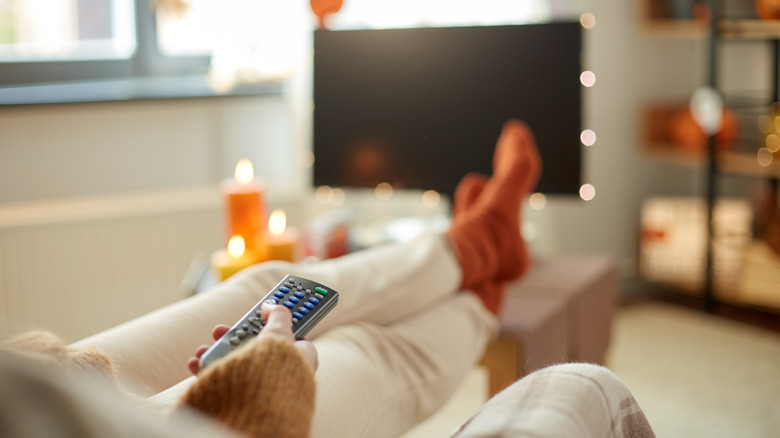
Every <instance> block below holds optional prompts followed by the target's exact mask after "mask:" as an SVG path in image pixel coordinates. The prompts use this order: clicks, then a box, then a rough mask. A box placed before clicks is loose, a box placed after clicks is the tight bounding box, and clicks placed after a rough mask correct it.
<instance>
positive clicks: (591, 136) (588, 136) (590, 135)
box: [580, 129, 596, 146]
mask: <svg viewBox="0 0 780 438" xmlns="http://www.w3.org/2000/svg"><path fill="white" fill-rule="evenodd" d="M580 141H581V142H582V144H584V145H585V146H593V145H594V144H595V143H596V133H595V132H593V130H592V129H586V130H584V131H582V133H581V134H580Z"/></svg>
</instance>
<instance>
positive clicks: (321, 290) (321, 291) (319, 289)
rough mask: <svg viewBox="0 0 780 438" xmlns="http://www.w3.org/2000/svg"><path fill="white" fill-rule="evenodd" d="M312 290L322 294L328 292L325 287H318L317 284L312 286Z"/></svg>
mask: <svg viewBox="0 0 780 438" xmlns="http://www.w3.org/2000/svg"><path fill="white" fill-rule="evenodd" d="M314 292H317V293H319V294H322V295H327V294H328V290H327V289H325V288H324V287H319V286H317V287H315V288H314Z"/></svg>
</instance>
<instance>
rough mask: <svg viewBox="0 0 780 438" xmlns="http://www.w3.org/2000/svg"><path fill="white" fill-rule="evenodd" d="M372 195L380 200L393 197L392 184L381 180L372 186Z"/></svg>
mask: <svg viewBox="0 0 780 438" xmlns="http://www.w3.org/2000/svg"><path fill="white" fill-rule="evenodd" d="M374 196H376V199H379V200H380V201H387V200H389V199H390V198H392V197H393V186H391V185H390V184H388V183H386V182H382V183H379V184H377V185H376V187H375V188H374Z"/></svg>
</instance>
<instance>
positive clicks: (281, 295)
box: [274, 291, 284, 298]
mask: <svg viewBox="0 0 780 438" xmlns="http://www.w3.org/2000/svg"><path fill="white" fill-rule="evenodd" d="M274 296H275V297H276V298H284V294H283V293H281V292H279V291H276V292H274Z"/></svg>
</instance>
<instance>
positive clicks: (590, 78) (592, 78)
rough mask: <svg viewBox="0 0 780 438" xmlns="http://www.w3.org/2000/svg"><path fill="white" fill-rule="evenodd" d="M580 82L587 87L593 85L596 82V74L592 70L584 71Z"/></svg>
mask: <svg viewBox="0 0 780 438" xmlns="http://www.w3.org/2000/svg"><path fill="white" fill-rule="evenodd" d="M580 83H582V85H584V86H586V87H592V86H593V85H595V84H596V74H595V73H593V72H592V71H590V70H586V71H584V72H582V74H581V75H580Z"/></svg>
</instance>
